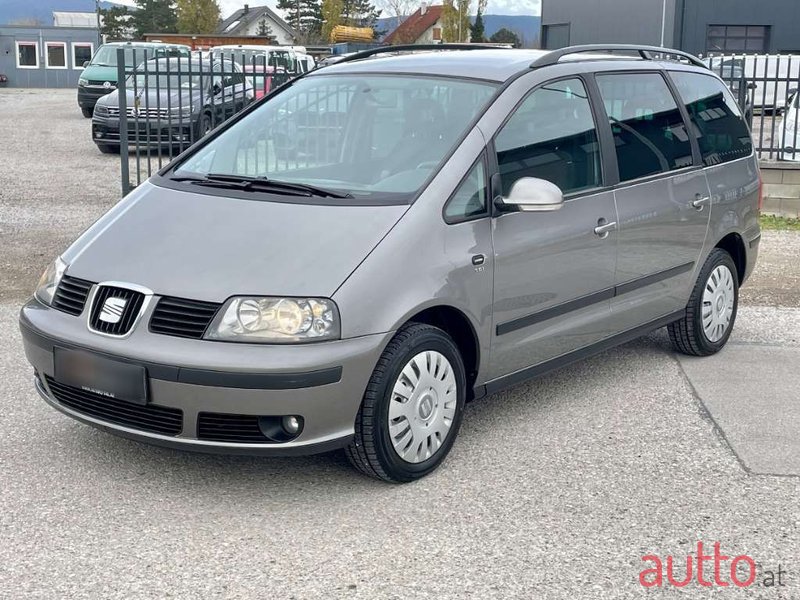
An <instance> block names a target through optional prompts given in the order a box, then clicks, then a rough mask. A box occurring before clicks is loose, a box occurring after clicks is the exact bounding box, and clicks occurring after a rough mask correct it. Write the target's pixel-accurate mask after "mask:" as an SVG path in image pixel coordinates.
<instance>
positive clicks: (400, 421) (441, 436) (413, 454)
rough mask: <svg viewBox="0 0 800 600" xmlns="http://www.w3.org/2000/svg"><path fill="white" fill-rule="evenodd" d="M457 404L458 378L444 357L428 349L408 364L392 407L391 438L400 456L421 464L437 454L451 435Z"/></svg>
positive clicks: (393, 391) (404, 369) (399, 382)
mask: <svg viewBox="0 0 800 600" xmlns="http://www.w3.org/2000/svg"><path fill="white" fill-rule="evenodd" d="M457 402H458V394H457V390H456V376H455V373H454V372H453V367H452V365H451V364H450V362H449V361H448V360H447V358H445V357H444V355H443V354H440V353H439V352H435V351H433V350H428V351H425V352H420V353H419V354H417V355H416V356H415V357H414V358H412V359H411V360H410V361H408V363H407V364H406V366H405V367H403V370H402V371H401V372H400V375H399V376H398V378H397V381H396V382H395V384H394V388H393V389H392V397H391V400H390V404H389V436H390V437H391V440H392V446H393V447H394V450H395V452H397V455H398V456H399V457H400V458H402V459H403V460H404V461H406V462H409V463H421V462H423V461H425V460H428V459H429V458H430V457H432V456H433V455H434V454H436V453H437V452H438V451H439V449H440V448H441V447H442V444H444V441H445V440H446V439H447V436H448V435H449V433H450V427H451V426H452V424H453V419H454V418H455V414H456V405H457Z"/></svg>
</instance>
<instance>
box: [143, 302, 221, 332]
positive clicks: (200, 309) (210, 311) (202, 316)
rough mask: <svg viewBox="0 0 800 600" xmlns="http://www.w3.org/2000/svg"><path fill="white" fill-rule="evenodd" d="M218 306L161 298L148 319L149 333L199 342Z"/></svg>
mask: <svg viewBox="0 0 800 600" xmlns="http://www.w3.org/2000/svg"><path fill="white" fill-rule="evenodd" d="M220 306H222V305H221V304H215V303H214V302H201V301H199V300H186V299H183V298H168V297H165V298H161V300H159V301H158V304H157V305H156V308H155V310H154V311H153V316H152V318H151V319H150V331H152V332H153V333H161V334H164V335H173V336H176V337H185V338H192V339H196V340H199V339H201V338H202V337H203V334H204V333H205V331H206V328H207V327H208V326H209V324H210V323H211V321H212V320H213V319H214V316H215V315H216V314H217V311H218V310H219V308H220Z"/></svg>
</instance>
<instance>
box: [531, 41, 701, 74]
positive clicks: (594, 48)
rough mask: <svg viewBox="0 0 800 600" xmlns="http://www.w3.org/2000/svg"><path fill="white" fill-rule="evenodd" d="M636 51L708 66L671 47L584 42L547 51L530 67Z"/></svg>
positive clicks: (643, 57) (643, 58)
mask: <svg viewBox="0 0 800 600" xmlns="http://www.w3.org/2000/svg"><path fill="white" fill-rule="evenodd" d="M623 51H624V52H636V53H638V54H639V56H641V58H642V60H654V59H653V56H652V55H653V54H670V55H673V56H679V57H681V58H685V59H686V60H688V61H689V62H690V63H692V64H693V65H694V66H696V67H703V68H704V69H707V68H708V65H706V64H705V63H704V62H702V61H701V60H700V59H699V58H697V57H696V56H694V55H692V54H689V53H688V52H684V51H682V50H675V49H673V48H661V47H659V46H639V45H636V44H586V45H583V46H569V47H567V48H561V49H559V50H553V51H552V52H548V53H547V54H545V55H544V56H542V57H540V58H537V59H536V60H535V61H533V63H531V69H540V68H541V67H550V66H552V65H556V64H558V63H559V61H560V60H561V59H562V58H564V57H565V56H567V55H569V54H583V53H585V52H623Z"/></svg>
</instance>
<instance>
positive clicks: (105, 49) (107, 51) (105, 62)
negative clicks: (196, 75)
mask: <svg viewBox="0 0 800 600" xmlns="http://www.w3.org/2000/svg"><path fill="white" fill-rule="evenodd" d="M119 48H120V46H100V49H99V50H98V51H97V53H96V54H95V55H94V58H92V62H91V64H92V65H95V66H98V67H116V66H117V50H119ZM134 54H135V58H134ZM165 56H189V52H187V51H186V50H185V49H184V48H176V47H166V46H165V47H158V48H150V47H144V46H125V66H126V67H135V66H137V65H138V64H140V63H142V62H143V61H144V60H145V58H147V59H148V60H149V59H151V58H161V57H165ZM134 60H135V62H134Z"/></svg>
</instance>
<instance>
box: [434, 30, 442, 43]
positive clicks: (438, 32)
mask: <svg viewBox="0 0 800 600" xmlns="http://www.w3.org/2000/svg"><path fill="white" fill-rule="evenodd" d="M432 37H433V41H434V42H441V41H442V28H441V27H434V28H433V31H432Z"/></svg>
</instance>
